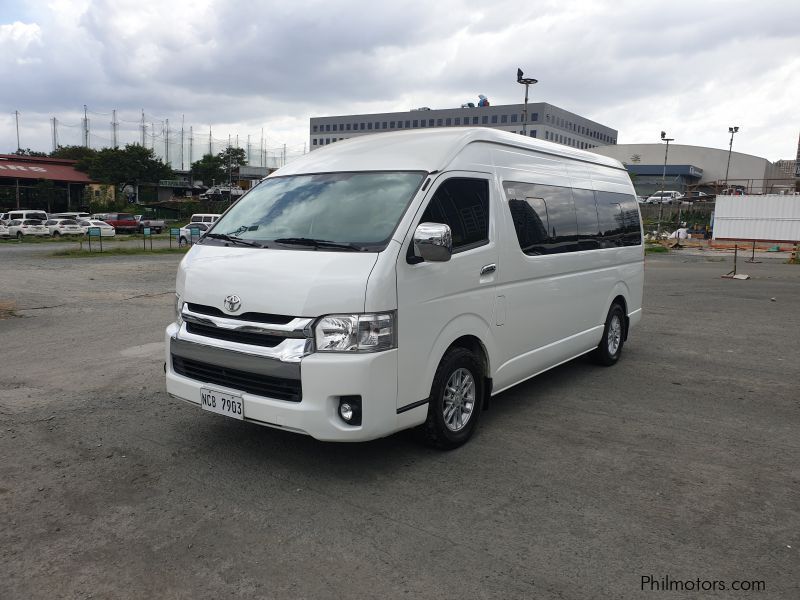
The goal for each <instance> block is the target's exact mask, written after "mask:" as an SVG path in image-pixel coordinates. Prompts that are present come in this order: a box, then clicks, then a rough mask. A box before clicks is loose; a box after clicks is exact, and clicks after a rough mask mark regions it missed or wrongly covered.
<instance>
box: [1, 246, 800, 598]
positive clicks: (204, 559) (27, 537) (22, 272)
mask: <svg viewBox="0 0 800 600" xmlns="http://www.w3.org/2000/svg"><path fill="white" fill-rule="evenodd" d="M38 246H40V245H36V247H35V245H30V246H28V247H26V246H25V245H20V246H16V245H13V246H12V245H2V246H0V456H2V462H0V561H2V568H0V598H3V599H4V600H5V599H9V600H10V599H17V598H19V599H23V598H24V599H28V598H70V599H71V598H192V599H197V598H222V597H226V598H227V597H241V598H326V599H327V598H397V597H405V598H439V599H449V598H453V599H456V598H459V599H460V598H503V599H510V598H569V599H572V598H576V599H577V598H642V597H647V596H649V595H653V594H652V592H653V591H654V590H653V588H652V586H650V587H648V585H650V584H647V585H644V584H643V578H646V577H650V578H651V581H652V580H659V581H662V582H663V580H664V578H665V577H668V578H670V579H672V580H680V581H695V580H700V581H698V585H702V584H703V582H705V581H711V582H713V581H716V582H723V583H725V584H727V586H728V587H726V591H718V592H716V593H705V592H703V593H702V594H701V593H700V592H690V591H684V592H664V591H661V592H658V593H656V594H655V597H659V598H662V597H663V598H690V597H691V598H695V597H719V598H739V597H742V598H744V597H757V598H782V599H787V598H797V597H800V586H799V584H798V572H799V571H800V569H799V568H798V565H800V554H798V550H799V549H800V500H798V499H799V498H800V493H799V492H800V452H799V450H800V391H798V382H799V381H800V360H798V346H797V339H798V338H797V336H798V331H800V266H795V265H786V264H783V263H782V262H781V261H779V260H776V259H772V258H767V257H765V258H764V259H763V262H762V263H760V264H753V265H749V264H748V265H746V266H742V265H741V264H740V271H744V272H746V273H748V274H750V275H751V277H752V279H750V280H748V281H731V280H725V279H721V278H720V275H722V274H724V273H725V272H727V271H729V270H730V268H731V257H730V256H729V255H717V254H714V255H711V254H709V255H700V256H698V255H691V254H681V252H680V251H678V252H675V253H671V254H669V255H652V256H649V257H648V259H647V264H646V289H645V316H644V320H643V322H642V324H641V326H640V327H639V328H638V329H636V330H634V331H633V332H632V333H631V338H630V340H629V343H628V344H627V345H626V347H625V353H624V356H623V359H622V360H621V361H620V363H619V364H617V365H616V366H614V367H612V368H601V367H597V366H594V365H593V364H591V363H590V362H589V361H588V360H584V359H578V360H576V361H573V362H571V363H569V364H566V365H564V366H562V367H559V368H557V369H555V370H553V371H550V372H549V373H547V374H544V375H542V376H540V377H537V378H535V379H533V380H531V381H529V382H527V383H525V384H523V385H520V386H517V387H516V388H514V389H512V390H509V391H507V392H505V393H503V394H501V395H499V396H498V397H496V398H495V399H494V402H493V404H492V408H491V409H490V410H489V411H488V412H486V413H484V415H483V417H482V423H481V426H480V428H479V431H478V433H477V434H476V436H475V438H474V439H473V440H472V441H471V442H470V443H469V444H468V445H466V446H464V447H463V448H461V449H459V450H456V451H453V452H448V453H442V452H438V451H434V450H431V449H428V448H426V447H425V446H423V445H421V443H420V440H419V438H418V436H417V435H416V434H415V432H404V433H401V434H398V435H395V436H392V437H390V438H386V439H383V440H379V441H376V442H371V443H367V444H355V445H337V444H324V443H320V442H317V441H315V440H313V439H310V438H307V437H304V436H300V435H295V434H290V433H286V432H281V431H276V430H271V429H267V428H262V427H259V426H256V425H252V424H248V423H242V422H238V421H235V420H233V419H226V418H224V417H221V416H217V415H211V414H209V413H205V412H202V411H200V410H197V409H195V408H194V407H192V406H189V405H187V404H184V403H182V402H180V401H178V400H174V399H172V398H170V397H168V396H167V395H166V393H165V391H164V381H163V368H162V365H163V360H164V359H163V341H162V340H163V330H164V327H165V326H166V324H167V323H168V322H169V321H170V320H172V313H173V289H174V275H175V269H176V266H177V262H178V260H179V259H180V257H179V256H173V255H164V256H130V257H127V256H117V257H97V258H90V259H69V258H62V259H55V258H50V257H48V256H47V254H46V252H44V251H42V250H40V249H39V248H38ZM734 581H746V582H763V586H764V588H765V589H764V591H761V592H758V593H756V592H740V591H737V592H734V591H732V590H731V589H730V588H731V585H732V583H733V582H734ZM643 585H644V589H643ZM717 589H718V590H719V587H718V586H717Z"/></svg>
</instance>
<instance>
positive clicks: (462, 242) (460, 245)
mask: <svg viewBox="0 0 800 600" xmlns="http://www.w3.org/2000/svg"><path fill="white" fill-rule="evenodd" d="M426 222H429V223H445V224H446V225H449V226H450V229H451V230H452V232H453V252H457V251H459V250H467V249H469V248H474V247H476V246H480V245H482V244H486V243H488V242H489V182H488V181H487V180H485V179H461V178H456V179H448V180H447V181H445V182H444V183H443V184H442V185H441V186H440V187H439V189H438V190H436V193H435V194H434V196H433V198H432V199H431V202H430V204H428V208H426V209H425V212H424V213H423V215H422V218H421V219H420V223H426Z"/></svg>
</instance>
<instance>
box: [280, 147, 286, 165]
mask: <svg viewBox="0 0 800 600" xmlns="http://www.w3.org/2000/svg"><path fill="white" fill-rule="evenodd" d="M281 166H282V167H283V166H286V144H284V145H283V161H282V162H281Z"/></svg>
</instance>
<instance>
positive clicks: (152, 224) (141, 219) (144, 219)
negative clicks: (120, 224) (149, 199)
mask: <svg viewBox="0 0 800 600" xmlns="http://www.w3.org/2000/svg"><path fill="white" fill-rule="evenodd" d="M133 217H134V219H136V222H137V223H138V224H139V227H138V229H137V231H138V232H139V233H142V232H143V231H144V228H145V227H149V228H150V229H151V230H153V231H154V232H155V233H161V232H162V231H163V230H164V228H165V227H166V226H167V224H166V223H165V222H164V221H163V220H160V219H151V218H150V217H148V216H146V215H133Z"/></svg>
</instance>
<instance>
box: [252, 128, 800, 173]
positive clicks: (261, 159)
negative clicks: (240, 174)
mask: <svg viewBox="0 0 800 600" xmlns="http://www.w3.org/2000/svg"><path fill="white" fill-rule="evenodd" d="M798 152H800V150H798ZM258 160H259V161H260V163H261V166H262V167H263V166H264V128H263V127H262V128H261V149H260V150H259V151H258Z"/></svg>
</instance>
